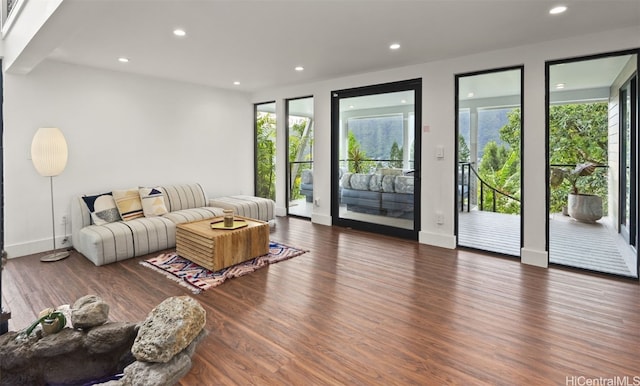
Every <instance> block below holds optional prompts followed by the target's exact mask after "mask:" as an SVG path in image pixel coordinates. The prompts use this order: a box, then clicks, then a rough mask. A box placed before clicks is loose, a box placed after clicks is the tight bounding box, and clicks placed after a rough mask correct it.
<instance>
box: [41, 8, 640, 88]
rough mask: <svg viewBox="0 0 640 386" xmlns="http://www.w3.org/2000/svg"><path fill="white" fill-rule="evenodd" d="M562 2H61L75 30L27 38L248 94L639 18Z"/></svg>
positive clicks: (76, 58)
mask: <svg viewBox="0 0 640 386" xmlns="http://www.w3.org/2000/svg"><path fill="white" fill-rule="evenodd" d="M563 3H564V4H565V5H568V7H569V9H568V11H567V12H565V13H564V14H562V15H556V16H552V15H549V14H548V10H549V8H550V7H551V6H552V5H555V4H556V2H555V1H554V2H552V1H547V0H510V1H505V0H464V1H462V0H422V1H421V0H413V1H405V0H379V1H374V0H341V1H332V0H324V1H320V0H297V1H293V0H290V1H276V0H272V1H269V0H262V1H260V0H235V1H233V0H226V1H222V0H208V1H205V0H199V1H197V0H163V1H149V0H137V1H135V0H119V1H115V0H92V1H80V0H65V1H64V2H63V6H61V7H59V9H58V11H57V13H56V15H55V16H56V18H57V21H58V24H59V25H60V24H61V25H65V28H66V29H69V26H70V25H73V26H77V28H75V31H73V33H72V34H71V35H69V34H68V33H66V34H55V33H48V34H47V36H48V37H47V36H43V37H38V38H39V39H57V41H50V42H48V44H46V45H43V46H46V47H48V48H49V51H48V52H47V53H46V55H45V56H46V57H48V58H50V59H54V60H58V61H63V62H68V63H75V64H81V65H87V66H93V67H98V68H103V69H108V70H115V71H125V72H131V73H138V74H145V75H151V76H156V77H161V78H167V79H174V80H179V81H185V82H191V83H197V84H204V85H209V86H214V87H219V88H226V89H237V90H241V91H249V92H251V91H256V90H259V89H263V88H267V87H272V86H275V85H287V84H295V83H303V82H310V81H316V80H324V79H330V78H335V77H340V76H345V75H351V74H357V73H363V72H369V71H376V70H382V69H388V68H394V67H401V66H405V65H411V64H417V63H423V62H428V61H433V60H439V59H446V58H452V57H457V56H463V55H468V54H472V53H477V52H482V51H488V50H494V49H500V48H506V47H512V46H519V45H524V44H530V43H536V42H540V41H547V40H554V39H560V38H565V37H571V36H577V35H583V34H586V33H593V32H599V31H603V30H609V29H616V28H623V27H630V26H637V25H640V0H591V1H585V0H570V1H563ZM80 9H81V10H82V12H79V10H80ZM78 14H81V15H82V20H78V16H77V15H78ZM61 21H62V22H61ZM60 22H61V23H60ZM69 23H71V24H69ZM175 28H183V29H184V30H185V31H186V32H187V36H185V37H183V38H178V37H175V36H174V35H173V34H172V31H173V29H175ZM393 42H398V43H400V44H401V48H400V49H399V50H397V51H390V50H389V49H388V47H389V45H390V44H391V43H393ZM639 45H640V43H639ZM51 49H52V50H51ZM121 56H125V57H127V58H129V59H130V62H129V63H124V64H123V63H119V62H118V60H117V58H118V57H121ZM298 65H301V66H304V68H305V70H304V71H302V72H296V71H294V67H295V66H298ZM234 81H239V82H240V85H238V86H234V85H233V82H234Z"/></svg>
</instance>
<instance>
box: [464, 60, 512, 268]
mask: <svg viewBox="0 0 640 386" xmlns="http://www.w3.org/2000/svg"><path fill="white" fill-rule="evenodd" d="M512 70H520V187H521V189H520V250H522V248H523V247H524V205H523V202H524V195H525V192H524V189H522V186H524V185H523V184H524V173H525V170H524V168H523V167H522V166H523V165H524V141H523V140H522V139H523V138H524V65H518V66H510V67H502V68H494V69H489V70H482V71H474V72H467V73H462V74H455V92H454V98H455V101H454V104H455V107H454V113H455V117H454V120H455V133H456V134H455V141H454V142H455V148H454V149H455V150H454V154H455V157H454V160H453V162H454V165H453V167H454V169H453V170H454V172H455V174H456V177H455V178H454V186H453V191H454V192H455V195H456V197H455V199H454V202H453V205H454V209H453V210H454V213H455V216H454V222H453V233H454V235H455V236H456V247H462V248H469V249H477V250H479V249H478V248H473V247H469V246H466V245H465V246H461V245H459V244H458V239H459V238H458V231H459V219H458V211H459V209H460V208H459V207H458V199H459V198H460V199H462V198H463V197H461V194H462V193H461V192H459V190H458V162H459V160H458V151H459V149H458V145H459V144H458V137H459V135H460V127H459V123H460V122H459V110H460V101H459V99H460V98H459V95H458V94H459V93H460V78H464V77H468V76H474V75H484V74H491V73H496V72H502V71H512ZM459 196H460V197H459ZM492 253H493V252H492ZM508 256H509V257H519V258H521V256H522V253H521V254H520V256H511V255H508Z"/></svg>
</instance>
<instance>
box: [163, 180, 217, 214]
mask: <svg viewBox="0 0 640 386" xmlns="http://www.w3.org/2000/svg"><path fill="white" fill-rule="evenodd" d="M161 189H162V192H163V193H164V196H165V205H166V206H167V210H169V212H175V211H177V210H183V209H193V208H200V207H203V206H206V205H207V198H206V196H205V194H204V190H203V189H202V186H200V184H180V185H166V186H162V187H161Z"/></svg>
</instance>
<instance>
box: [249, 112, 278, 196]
mask: <svg viewBox="0 0 640 386" xmlns="http://www.w3.org/2000/svg"><path fill="white" fill-rule="evenodd" d="M254 129H255V134H256V148H255V195H256V196H257V197H264V198H270V199H272V200H274V201H275V199H276V102H267V103H259V104H256V105H254Z"/></svg>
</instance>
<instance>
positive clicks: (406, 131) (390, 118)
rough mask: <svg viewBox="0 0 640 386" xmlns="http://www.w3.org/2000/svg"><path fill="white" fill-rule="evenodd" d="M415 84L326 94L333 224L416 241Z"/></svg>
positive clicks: (417, 114)
mask: <svg viewBox="0 0 640 386" xmlns="http://www.w3.org/2000/svg"><path fill="white" fill-rule="evenodd" d="M420 94H421V80H411V81H405V82H397V83H388V84H382V85H375V86H369V87H362V88H355V89H348V90H339V91H334V92H333V93H332V96H333V98H332V110H331V114H332V124H331V134H332V192H333V193H332V195H333V197H332V216H333V223H334V224H336V225H342V226H350V227H354V228H358V229H363V230H368V231H374V232H380V233H384V234H390V235H395V236H399V237H405V238H411V239H417V235H418V230H419V228H420V225H419V220H420V205H419V204H420V138H421V137H420V130H419V128H420V105H421V102H420V100H421V98H420Z"/></svg>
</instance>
